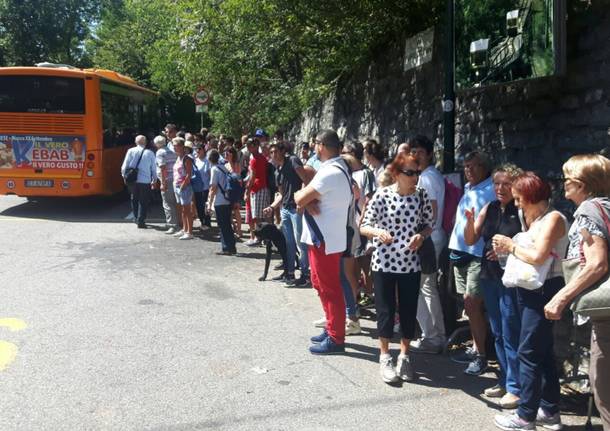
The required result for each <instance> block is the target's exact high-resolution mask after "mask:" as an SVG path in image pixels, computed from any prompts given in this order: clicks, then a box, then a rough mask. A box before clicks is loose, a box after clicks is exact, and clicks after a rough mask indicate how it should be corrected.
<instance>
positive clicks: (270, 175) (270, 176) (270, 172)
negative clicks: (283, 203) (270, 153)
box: [267, 162, 277, 200]
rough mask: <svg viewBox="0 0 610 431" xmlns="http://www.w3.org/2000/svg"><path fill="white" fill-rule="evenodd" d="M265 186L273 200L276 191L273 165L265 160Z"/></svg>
mask: <svg viewBox="0 0 610 431" xmlns="http://www.w3.org/2000/svg"><path fill="white" fill-rule="evenodd" d="M267 188H268V189H269V191H270V192H271V200H273V196H275V193H276V192H277V181H276V179H275V166H273V164H271V163H269V162H267Z"/></svg>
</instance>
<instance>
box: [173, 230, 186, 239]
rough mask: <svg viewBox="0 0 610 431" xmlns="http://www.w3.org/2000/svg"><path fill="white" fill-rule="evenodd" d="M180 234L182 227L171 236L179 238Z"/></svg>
mask: <svg viewBox="0 0 610 431" xmlns="http://www.w3.org/2000/svg"><path fill="white" fill-rule="evenodd" d="M182 235H184V231H183V230H182V229H180V230H179V231H177V232H175V233H174V234H173V236H175V237H176V238H179V237H181V236H182Z"/></svg>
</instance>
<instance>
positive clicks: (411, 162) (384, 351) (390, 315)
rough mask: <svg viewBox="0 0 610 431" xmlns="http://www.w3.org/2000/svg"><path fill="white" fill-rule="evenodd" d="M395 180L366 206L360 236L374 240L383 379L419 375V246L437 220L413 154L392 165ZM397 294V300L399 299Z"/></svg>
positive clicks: (406, 377) (373, 267) (376, 296)
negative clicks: (414, 349)
mask: <svg viewBox="0 0 610 431" xmlns="http://www.w3.org/2000/svg"><path fill="white" fill-rule="evenodd" d="M389 171H390V173H391V175H392V177H393V178H394V179H395V183H394V184H393V185H390V186H388V187H384V188H381V189H379V190H378V191H377V193H375V195H374V196H373V197H372V199H371V200H370V201H369V204H368V206H367V208H366V211H365V214H364V218H363V220H362V224H361V227H360V234H361V235H364V236H366V237H367V238H369V239H371V240H372V241H373V243H374V245H375V251H374V252H373V256H372V259H371V270H372V271H373V285H374V289H375V306H376V309H377V330H378V332H379V347H380V355H379V364H380V373H381V377H382V379H383V381H384V382H386V383H395V382H397V381H398V379H399V378H400V379H402V380H404V381H411V380H413V379H414V373H413V368H412V366H411V361H410V359H409V342H410V341H411V340H412V339H413V337H414V335H415V322H416V314H417V298H418V295H419V283H420V274H421V266H420V262H419V256H418V254H417V250H418V249H419V247H421V245H422V243H423V242H424V239H425V238H426V237H428V236H429V235H430V234H431V232H432V228H431V226H432V225H433V224H434V216H433V212H432V205H431V203H430V200H429V199H428V195H427V193H426V191H425V190H424V189H420V188H417V180H418V178H419V174H420V173H421V171H420V170H419V166H418V164H417V160H416V159H415V158H414V157H413V156H410V155H409V156H407V155H402V154H400V155H398V156H397V158H396V159H395V161H394V162H392V164H391V165H390V166H389ZM396 292H398V304H397V301H396V299H397V298H396ZM396 308H398V314H399V316H400V332H401V334H402V336H401V339H400V355H399V356H398V362H397V365H396V368H394V366H393V363H392V356H391V355H390V350H389V344H390V339H391V338H392V336H393V334H394V314H395V311H396Z"/></svg>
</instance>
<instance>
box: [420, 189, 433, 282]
mask: <svg viewBox="0 0 610 431" xmlns="http://www.w3.org/2000/svg"><path fill="white" fill-rule="evenodd" d="M422 190H423V189H419V215H420V219H421V218H422V217H421V216H422V212H423V208H422V207H423V203H424V199H423V193H422ZM424 228H425V226H424V225H423V223H420V225H419V229H418V231H419V232H421V231H422V230H423V229H424ZM417 254H418V255H419V263H420V265H421V272H422V274H433V273H435V272H436V270H437V269H438V265H437V262H436V250H435V248H434V243H433V242H432V238H431V237H430V236H429V237H427V238H426V239H424V242H423V243H422V245H421V247H419V249H418V250H417Z"/></svg>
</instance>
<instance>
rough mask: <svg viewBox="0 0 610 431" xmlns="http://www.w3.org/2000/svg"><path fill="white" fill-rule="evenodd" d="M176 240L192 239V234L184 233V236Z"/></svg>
mask: <svg viewBox="0 0 610 431" xmlns="http://www.w3.org/2000/svg"><path fill="white" fill-rule="evenodd" d="M178 239H181V240H187V239H193V234H192V233H185V234H184V235H182V236H181V237H180V238H178Z"/></svg>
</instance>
